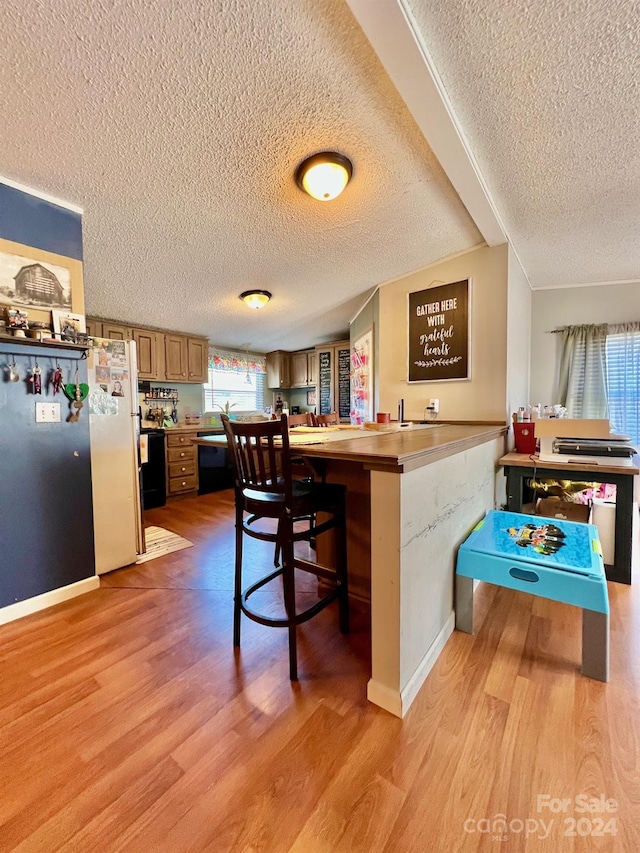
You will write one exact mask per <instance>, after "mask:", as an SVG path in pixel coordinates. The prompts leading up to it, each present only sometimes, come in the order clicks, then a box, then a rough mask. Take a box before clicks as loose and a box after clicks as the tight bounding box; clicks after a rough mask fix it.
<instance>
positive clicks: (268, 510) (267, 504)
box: [242, 480, 345, 518]
mask: <svg viewBox="0 0 640 853" xmlns="http://www.w3.org/2000/svg"><path fill="white" fill-rule="evenodd" d="M292 491H293V502H292V505H291V514H292V515H293V517H294V518H297V517H306V516H309V515H312V514H314V513H317V512H336V511H338V509H339V508H340V506H341V504H342V503H343V502H344V491H345V489H344V486H342V485H340V484H338V483H310V482H307V481H304V480H294V481H293V483H292ZM242 496H243V497H244V502H245V509H246V511H247V512H249V513H252V514H253V515H258V516H260V515H262V516H264V517H265V518H279V517H280V516H281V515H283V514H284V513H285V511H286V505H285V504H286V502H285V496H284V495H283V494H281V493H280V494H279V493H277V492H263V491H260V490H258V489H250V488H246V489H243V490H242Z"/></svg>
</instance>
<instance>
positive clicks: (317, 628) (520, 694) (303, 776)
mask: <svg viewBox="0 0 640 853" xmlns="http://www.w3.org/2000/svg"><path fill="white" fill-rule="evenodd" d="M231 513H232V502H231V493H228V492H225V493H220V494H218V495H209V496H206V497H203V498H193V499H188V500H184V501H181V502H179V503H174V504H172V505H171V506H170V507H166V508H162V509H159V510H154V511H151V512H149V513H148V514H147V523H148V524H154V525H159V526H161V527H165V528H168V529H170V530H172V531H174V532H176V533H179V534H180V535H182V536H185V537H186V538H188V539H190V540H191V541H193V542H194V547H193V548H188V549H186V550H183V551H178V552H175V553H173V554H170V555H168V556H166V557H161V558H158V559H156V560H152V561H150V562H148V563H145V564H142V565H140V566H137V567H132V568H128V569H122V570H120V571H118V572H113V573H111V574H110V575H108V576H105V577H103V578H102V586H101V589H100V590H98V591H96V592H92V593H89V594H87V595H84V596H82V597H80V598H76V599H74V600H72V601H69V602H66V603H64V604H61V605H58V606H56V607H54V608H51V609H49V610H47V611H44V612H42V613H40V614H35V615H33V616H30V617H27V618H25V619H22V620H19V621H17V622H14V623H11V624H9V625H6V626H4V627H1V628H0V649H1V664H0V771H1V772H0V850H1V851H24V853H27V851H29V853H31V851H47V853H48V851H78V853H87V851H100V853H111V851H128V853H134V851H135V853H155V851H167V853H179V851H215V853H218V851H220V853H224V851H239V853H241V851H246V853H249V851H251V853H258V851H268V853H276V851H282V853H285V851H287V852H288V851H295V853H334V851H345V853H356V851H362V853H365V852H366V853H374V851H380V853H382V851H384V852H385V853H396V851H398V853H400V851H402V853H406V851H416V853H418V851H419V853H432V852H433V853H449V851H487V850H492V851H495V850H508V851H530V850H535V851H539V850H540V851H554V853H564V851H567V853H569V851H592V850H598V851H600V850H605V851H629V853H631V851H637V850H638V849H640V767H639V759H638V755H639V741H640V711H639V705H640V703H639V697H640V690H639V686H640V581H637V582H636V584H635V585H634V586H632V587H624V586H620V585H617V584H611V585H610V587H609V593H610V597H611V606H612V619H611V681H610V683H609V684H607V685H605V684H601V683H599V682H596V681H591V680H589V679H586V678H583V677H581V676H580V674H579V672H578V668H579V662H580V624H581V622H580V613H579V611H577V610H575V609H573V608H571V607H569V606H567V605H561V604H556V603H554V602H549V601H544V600H538V599H535V598H533V597H531V596H525V595H521V594H518V593H514V592H511V591H509V590H505V589H502V588H496V587H488V586H481V587H480V589H479V590H478V592H477V604H476V620H477V621H476V627H477V629H478V626H479V625H480V626H481V627H480V628H479V630H477V633H476V635H475V636H473V637H471V636H468V635H466V634H461V633H458V632H456V633H454V635H453V636H452V637H451V639H450V640H449V642H448V643H447V646H446V648H445V650H444V652H443V653H442V655H441V657H440V659H439V661H438V662H437V664H436V666H435V668H434V670H433V671H432V673H431V675H430V676H429V679H428V681H427V683H426V684H425V685H424V687H423V689H422V690H421V692H420V694H419V696H418V698H417V699H416V701H415V703H414V705H413V707H412V708H411V710H410V712H409V715H408V716H407V718H406V719H405V720H404V721H400V720H398V719H396V718H394V717H392V716H390V715H389V714H387V713H385V712H384V711H382V710H380V709H378V708H376V707H375V706H373V705H370V704H369V703H368V702H367V700H366V699H365V692H366V683H367V679H368V675H369V651H368V648H369V628H368V618H367V614H366V613H365V612H362V611H358V610H356V612H355V613H354V618H353V630H352V633H351V634H350V635H349V636H347V637H343V636H342V635H341V634H340V633H339V631H338V626H337V621H338V616H337V608H329V609H328V610H326V611H324V612H323V613H321V614H320V615H319V616H318V617H316V618H315V619H314V620H312V621H311V622H308V623H306V624H305V625H304V626H303V627H302V628H301V629H300V638H301V639H300V646H299V656H300V682H299V683H297V684H291V683H290V682H289V679H288V677H287V676H288V659H287V648H286V632H285V631H278V630H276V629H270V628H264V627H262V626H260V625H257V624H254V623H251V622H249V621H248V620H243V623H242V631H243V635H242V643H243V644H242V649H241V651H240V653H239V654H237V655H234V653H233V648H232V641H231V627H232V606H231V589H232V563H233V533H232V516H231ZM249 547H250V550H251V554H252V557H253V559H255V561H256V563H258V564H261V565H262V566H263V567H264V566H268V565H269V564H270V561H271V558H272V551H271V548H270V547H269V546H268V545H265V544H263V543H258V542H252V543H251V545H250V546H249ZM426 569H427V570H428V566H427V567H426ZM262 594H263V596H264V599H263V604H264V605H265V606H271V607H273V608H276V607H277V606H278V602H279V598H280V596H279V592H278V590H277V589H276V590H274V591H265V592H264V593H262ZM314 594H315V593H314V588H313V584H311V583H309V584H308V585H307V587H305V588H303V591H302V593H301V596H303V597H304V596H313V595H314ZM581 794H585V795H588V796H589V797H592V798H599V797H600V795H604V798H605V800H606V799H615V800H616V801H617V804H616V806H615V810H613V811H611V812H605V811H603V810H602V809H603V808H604V806H603V804H602V803H601V802H600V801H596V800H594V801H593V803H591V804H592V805H593V806H594V808H596V809H599V810H596V811H593V812H585V813H581V812H580V811H579V809H580V807H581V801H580V800H578V802H577V803H576V802H575V800H574V798H575V797H577V796H578V795H581ZM544 795H550V797H551V798H558V800H557V801H556V800H551V802H550V805H551V806H553V807H555V808H560V807H561V805H562V804H561V803H560V801H561V800H562V799H563V798H567V799H568V800H569V802H568V803H565V804H564V809H565V810H564V811H555V812H554V811H551V810H550V809H549V808H548V807H547V805H548V804H549V801H548V800H545V801H544V804H541V806H540V809H539V807H538V805H539V804H538V798H539V797H540V796H544ZM609 807H610V808H612V809H613V808H614V807H613V806H611V804H609ZM500 814H502V815H504V816H506V820H507V821H508V823H509V826H507V828H506V830H505V831H501V827H500V826H499V825H498V824H497V823H496V825H495V828H492V824H493V822H494V819H495V820H497V818H496V816H497V815H500ZM541 821H544V824H543V823H541ZM550 821H552V824H551V826H549V824H550ZM614 829H615V830H616V834H615V835H614V834H612V831H613V830H614ZM571 830H575V832H576V835H574V836H572V835H566V834H565V833H567V832H570V831H571ZM599 832H602V834H601V835H598V834H597V833H599ZM594 833H596V834H594ZM498 835H499V836H500V838H499V839H496V836H498ZM545 835H546V837H543V836H545Z"/></svg>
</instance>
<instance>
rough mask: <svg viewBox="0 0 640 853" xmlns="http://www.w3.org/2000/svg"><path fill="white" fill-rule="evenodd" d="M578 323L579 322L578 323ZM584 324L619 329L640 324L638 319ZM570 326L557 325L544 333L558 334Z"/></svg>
mask: <svg viewBox="0 0 640 853" xmlns="http://www.w3.org/2000/svg"><path fill="white" fill-rule="evenodd" d="M578 325H580V324H578ZM584 325H586V326H606V327H607V329H619V328H620V327H621V326H637V325H640V321H637V320H631V321H627V322H626V323H585V324H584ZM570 328H571V327H570V326H559V327H558V328H557V329H547V331H546V332H545V334H546V335H560V334H562V332H565V331H566V330H567V329H570Z"/></svg>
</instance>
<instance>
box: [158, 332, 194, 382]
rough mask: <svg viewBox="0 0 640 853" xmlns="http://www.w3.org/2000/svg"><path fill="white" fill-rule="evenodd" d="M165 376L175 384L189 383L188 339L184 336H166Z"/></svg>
mask: <svg viewBox="0 0 640 853" xmlns="http://www.w3.org/2000/svg"><path fill="white" fill-rule="evenodd" d="M164 355H165V359H166V368H165V374H166V377H167V379H169V380H171V381H173V382H188V381H189V365H188V352H187V339H186V338H185V337H184V336H183V335H165V336H164Z"/></svg>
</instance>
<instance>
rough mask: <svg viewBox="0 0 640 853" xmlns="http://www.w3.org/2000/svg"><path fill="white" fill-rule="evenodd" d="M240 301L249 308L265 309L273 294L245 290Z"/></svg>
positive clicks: (266, 291)
mask: <svg viewBox="0 0 640 853" xmlns="http://www.w3.org/2000/svg"><path fill="white" fill-rule="evenodd" d="M240 299H242V301H243V302H244V303H245V304H246V305H248V306H249V308H264V306H265V305H266V304H267V302H268V301H269V300H270V299H271V294H270V293H269V291H268V290H245V292H244V293H241V294H240Z"/></svg>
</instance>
